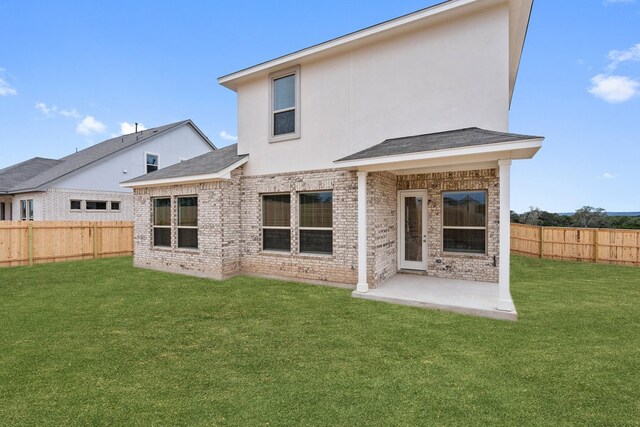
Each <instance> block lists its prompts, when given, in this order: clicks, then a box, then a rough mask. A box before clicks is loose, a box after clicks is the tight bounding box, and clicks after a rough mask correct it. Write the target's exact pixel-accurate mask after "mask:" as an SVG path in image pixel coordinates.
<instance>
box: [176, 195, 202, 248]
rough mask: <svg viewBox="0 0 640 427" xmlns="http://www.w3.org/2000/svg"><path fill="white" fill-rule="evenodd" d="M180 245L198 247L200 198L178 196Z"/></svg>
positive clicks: (182, 246) (181, 246)
mask: <svg viewBox="0 0 640 427" xmlns="http://www.w3.org/2000/svg"><path fill="white" fill-rule="evenodd" d="M178 247H179V248H191V249H198V198H197V197H195V196H190V197H178Z"/></svg>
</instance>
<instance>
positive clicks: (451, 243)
mask: <svg viewBox="0 0 640 427" xmlns="http://www.w3.org/2000/svg"><path fill="white" fill-rule="evenodd" d="M442 228H443V230H442V240H443V250H444V251H445V252H465V253H477V254H483V253H485V252H486V246H487V244H486V239H487V193H486V191H456V192H448V193H443V195H442Z"/></svg>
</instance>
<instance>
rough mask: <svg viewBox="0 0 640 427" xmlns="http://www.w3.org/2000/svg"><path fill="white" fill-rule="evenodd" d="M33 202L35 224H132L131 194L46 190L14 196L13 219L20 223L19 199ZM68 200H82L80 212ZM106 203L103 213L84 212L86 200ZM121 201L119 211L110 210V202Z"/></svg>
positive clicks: (95, 211)
mask: <svg viewBox="0 0 640 427" xmlns="http://www.w3.org/2000/svg"><path fill="white" fill-rule="evenodd" d="M26 199H33V219H34V220H36V221H133V194H131V193H124V192H111V191H89V190H72V189H65V188H49V189H47V191H42V192H36V193H24V194H16V195H15V196H13V197H10V198H8V201H11V200H12V202H13V208H12V211H13V212H12V217H13V219H14V220H15V221H18V220H20V200H26ZM71 200H82V209H81V210H79V211H78V210H71V204H70V203H71ZM86 200H93V201H105V202H107V210H106V211H98V210H86V209H84V207H85V204H84V203H85V201H86ZM112 201H113V202H120V210H117V211H112V210H111V209H110V205H109V203H110V202H112Z"/></svg>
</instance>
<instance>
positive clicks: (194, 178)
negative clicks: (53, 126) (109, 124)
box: [120, 156, 249, 188]
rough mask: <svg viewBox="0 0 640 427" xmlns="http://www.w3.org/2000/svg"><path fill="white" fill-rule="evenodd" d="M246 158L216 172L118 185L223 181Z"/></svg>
mask: <svg viewBox="0 0 640 427" xmlns="http://www.w3.org/2000/svg"><path fill="white" fill-rule="evenodd" d="M248 160H249V156H247V157H245V158H244V159H242V160H239V161H237V162H235V163H234V164H232V165H231V166H229V167H227V168H226V169H223V170H221V171H220V172H216V173H209V174H201V175H189V176H178V177H173V178H158V179H149V180H147V181H136V182H121V183H120V187H124V188H144V187H165V186H169V185H182V184H193V183H196V182H209V181H224V180H228V179H231V171H232V170H234V169H236V168H238V167H240V166H242V165H244V164H245V163H247V161H248Z"/></svg>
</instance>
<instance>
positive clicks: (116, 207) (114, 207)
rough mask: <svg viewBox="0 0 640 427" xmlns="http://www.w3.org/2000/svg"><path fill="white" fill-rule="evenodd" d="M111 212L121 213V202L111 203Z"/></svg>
mask: <svg viewBox="0 0 640 427" xmlns="http://www.w3.org/2000/svg"><path fill="white" fill-rule="evenodd" d="M111 210H112V211H119V210H120V202H111Z"/></svg>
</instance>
